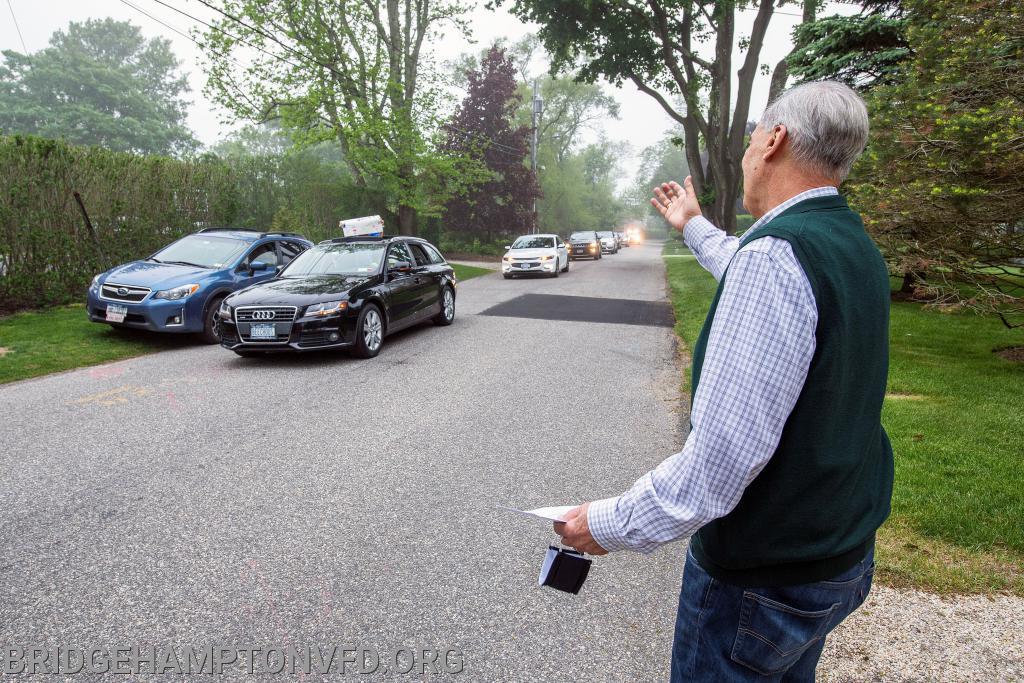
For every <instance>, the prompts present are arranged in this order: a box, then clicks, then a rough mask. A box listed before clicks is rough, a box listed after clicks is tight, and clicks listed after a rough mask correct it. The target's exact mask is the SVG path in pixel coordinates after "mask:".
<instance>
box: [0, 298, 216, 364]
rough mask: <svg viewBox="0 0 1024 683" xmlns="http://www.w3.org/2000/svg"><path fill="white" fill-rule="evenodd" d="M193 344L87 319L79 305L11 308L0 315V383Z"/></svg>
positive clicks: (186, 337) (184, 339)
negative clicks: (12, 310)
mask: <svg viewBox="0 0 1024 683" xmlns="http://www.w3.org/2000/svg"><path fill="white" fill-rule="evenodd" d="M198 344H199V342H197V341H196V340H195V338H193V337H192V336H191V335H171V334H164V335H157V334H151V333H146V332H136V331H135V330H115V329H113V328H112V327H110V326H109V325H101V324H97V323H91V322H89V319H88V318H87V317H86V314H85V306H83V305H81V304H77V305H73V306H58V307H55V308H50V309H47V310H44V311H31V312H26V313H15V314H14V315H9V316H5V317H3V318H0V349H2V350H0V384H3V383H5V382H13V381H15V380H19V379H28V378H29V377H38V376H39V375H46V374H49V373H51V372H60V371H61V370H70V369H72V368H80V367H84V366H87V365H97V364H99V363H107V362H109V361H114V360H120V359H122V358H131V357H132V356H141V355H142V354H145V353H152V352H153V351H161V350H163V349H168V348H179V347H182V346H188V345H198Z"/></svg>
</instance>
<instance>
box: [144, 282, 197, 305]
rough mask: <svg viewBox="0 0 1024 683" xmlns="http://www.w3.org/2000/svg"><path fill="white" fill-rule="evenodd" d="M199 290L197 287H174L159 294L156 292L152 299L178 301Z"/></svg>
mask: <svg viewBox="0 0 1024 683" xmlns="http://www.w3.org/2000/svg"><path fill="white" fill-rule="evenodd" d="M197 289H199V285H182V286H181V287H175V288H174V289H165V290H163V291H161V292H157V293H156V294H154V295H153V298H154V299H169V300H171V301H178V300H179V299H185V298H188V297H189V296H190V295H192V294H194V293H195V291H196V290H197Z"/></svg>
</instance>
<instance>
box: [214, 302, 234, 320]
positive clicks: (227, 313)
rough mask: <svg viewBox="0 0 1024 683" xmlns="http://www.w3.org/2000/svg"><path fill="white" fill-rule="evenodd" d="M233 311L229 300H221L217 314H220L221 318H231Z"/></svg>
mask: <svg viewBox="0 0 1024 683" xmlns="http://www.w3.org/2000/svg"><path fill="white" fill-rule="evenodd" d="M232 313H233V311H232V309H231V306H230V305H229V304H228V302H227V301H226V300H225V301H221V302H220V308H218V309H217V315H219V316H220V319H221V320H231V317H232Z"/></svg>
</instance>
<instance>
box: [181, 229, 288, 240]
mask: <svg viewBox="0 0 1024 683" xmlns="http://www.w3.org/2000/svg"><path fill="white" fill-rule="evenodd" d="M199 232H252V233H255V234H257V235H259V236H260V237H261V238H262V237H269V236H271V235H280V236H281V237H301V238H302V239H306V236H305V235H303V234H302V233H301V232H280V231H278V230H271V231H270V232H260V231H259V230H253V229H252V228H203V229H202V230H200V231H199Z"/></svg>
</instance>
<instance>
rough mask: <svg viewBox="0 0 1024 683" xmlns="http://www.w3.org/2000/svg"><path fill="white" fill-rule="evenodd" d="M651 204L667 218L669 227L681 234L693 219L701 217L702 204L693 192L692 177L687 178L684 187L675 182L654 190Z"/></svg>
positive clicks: (664, 184)
mask: <svg viewBox="0 0 1024 683" xmlns="http://www.w3.org/2000/svg"><path fill="white" fill-rule="evenodd" d="M651 204H652V205H653V206H654V208H656V209H657V210H658V212H659V213H660V214H661V215H662V216H664V217H665V220H666V221H668V223H669V225H671V226H672V227H673V228H675V229H676V230H678V231H679V232H682V231H683V228H685V227H686V224H687V223H689V222H690V219H691V218H696V217H697V216H700V215H701V210H700V202H698V201H697V195H696V193H695V192H694V191H693V180H692V179H691V178H690V176H686V180H685V181H683V185H682V186H681V185H680V184H679V183H677V182H675V181H673V182H670V183H662V184H661V187H656V188H654V196H653V197H652V198H651Z"/></svg>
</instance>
